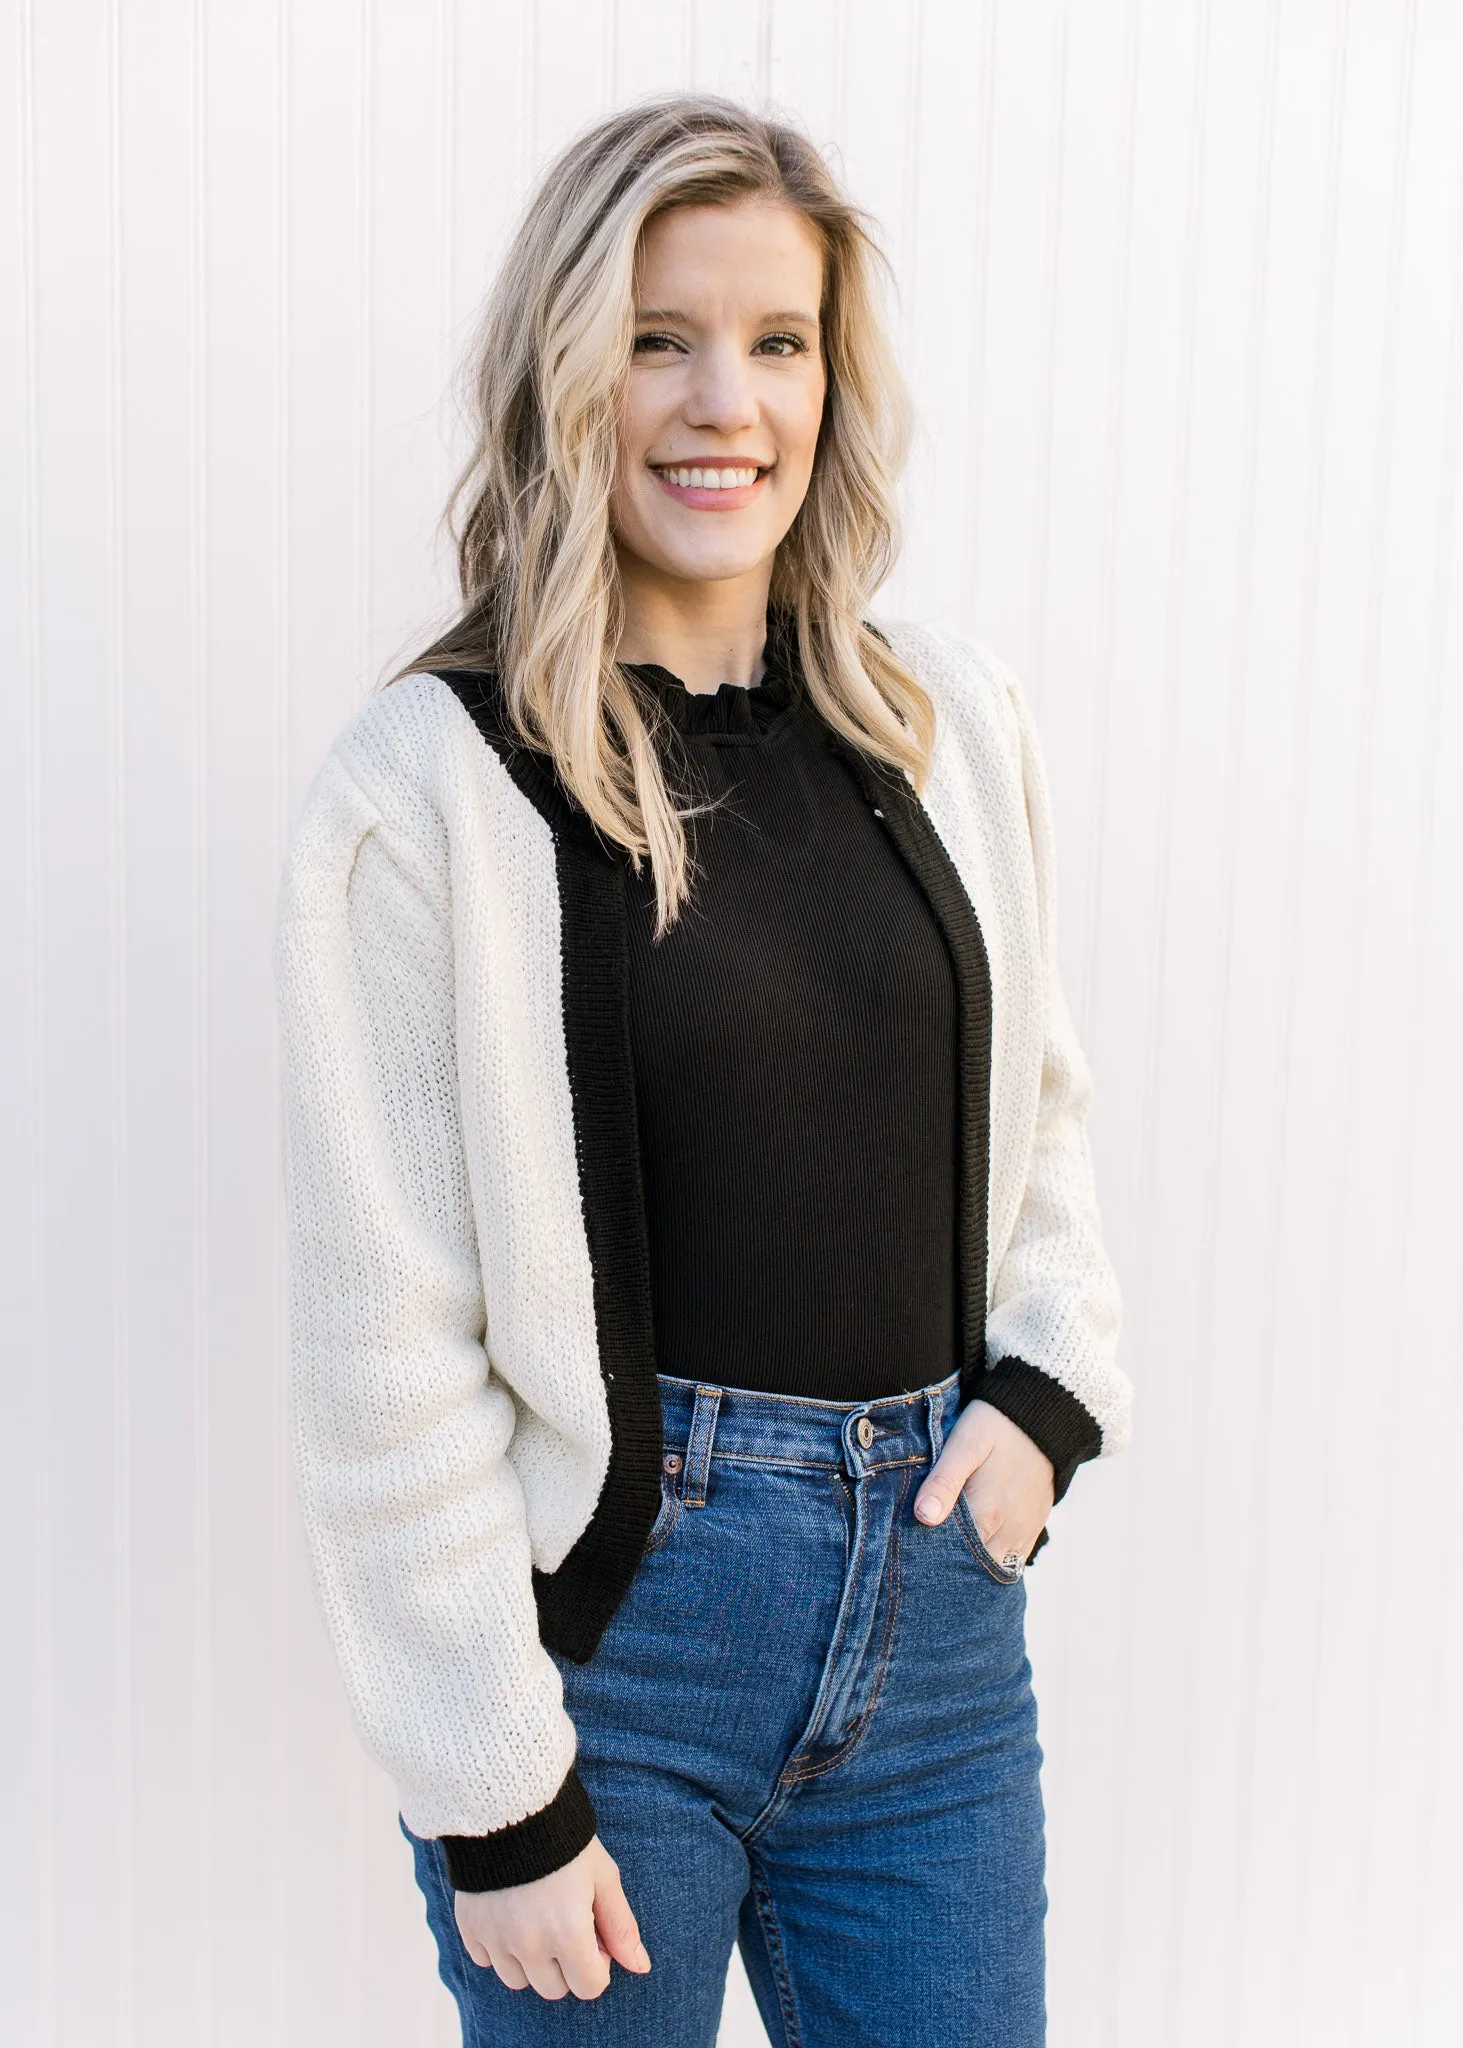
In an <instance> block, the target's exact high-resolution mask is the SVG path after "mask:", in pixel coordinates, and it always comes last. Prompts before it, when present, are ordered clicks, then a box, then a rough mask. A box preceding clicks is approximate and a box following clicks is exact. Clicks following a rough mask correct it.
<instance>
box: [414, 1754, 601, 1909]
mask: <svg viewBox="0 0 1463 2048" xmlns="http://www.w3.org/2000/svg"><path fill="white" fill-rule="evenodd" d="M594 1834H595V1818H594V1807H593V1805H592V1804H591V1803H590V1798H589V1794H588V1793H587V1792H586V1791H585V1789H584V1787H583V1785H582V1784H581V1783H580V1782H579V1773H578V1772H577V1771H575V1770H574V1769H572V1768H571V1769H570V1772H569V1775H568V1777H567V1778H566V1779H565V1780H564V1782H563V1784H562V1785H561V1786H560V1787H559V1789H558V1791H557V1792H556V1793H555V1794H554V1796H553V1798H552V1799H551V1800H550V1801H549V1803H548V1805H547V1806H541V1807H540V1808H539V1810H538V1812H537V1813H531V1814H529V1816H528V1818H527V1819H526V1820H516V1821H514V1822H513V1823H512V1824H511V1825H510V1826H509V1827H506V1828H496V1829H495V1830H494V1831H493V1833H492V1834H490V1835H444V1836H443V1837H442V1850H443V1854H444V1855H445V1856H446V1858H447V1875H448V1877H449V1878H450V1879H451V1881H452V1889H453V1890H454V1891H456V1892H497V1891H503V1890H505V1889H506V1888H507V1887H508V1886H509V1885H513V1884H532V1883H533V1882H534V1880H535V1878H540V1877H547V1876H548V1875H549V1873H550V1871H553V1870H562V1869H563V1867H564V1865H565V1864H566V1863H572V1862H573V1861H574V1858H575V1857H576V1856H577V1855H578V1854H579V1852H580V1850H581V1849H586V1848H588V1846H589V1844H590V1843H591V1842H592V1841H593V1840H594Z"/></svg>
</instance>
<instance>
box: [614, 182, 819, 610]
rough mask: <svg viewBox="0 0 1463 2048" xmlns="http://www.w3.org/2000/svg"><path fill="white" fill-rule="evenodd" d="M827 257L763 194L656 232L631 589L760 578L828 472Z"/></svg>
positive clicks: (632, 426)
mask: <svg viewBox="0 0 1463 2048" xmlns="http://www.w3.org/2000/svg"><path fill="white" fill-rule="evenodd" d="M822 286H823V255H822V250H821V248H820V246H819V243H818V239H817V236H816V234H815V233H814V231H813V229H812V228H811V227H810V226H809V225H808V223H807V222H806V221H805V220H804V219H803V217H802V216H801V215H800V214H798V213H794V212H793V211H792V209H791V208H790V207H787V206H783V205H781V204H779V203H777V202H776V201H773V200H767V199H762V198H754V199H747V200H742V201H739V202H738V203H736V204H735V205H731V206H685V207H678V208H675V209H674V210H673V211H671V212H669V213H664V214H661V215H659V216H658V217H657V218H656V219H655V220H653V221H652V222H651V223H650V225H649V227H647V229H646V230H645V233H644V235H643V237H642V240H641V246H640V258H639V263H638V265H637V269H636V288H635V307H636V319H635V353H634V358H633V361H632V363H631V366H630V374H629V377H628V379H627V388H626V393H625V398H624V403H623V406H622V410H621V416H620V430H619V446H618V454H617V462H616V474H615V483H614V488H613V490H612V492H611V495H610V518H611V522H612V525H613V528H614V533H615V539H616V542H617V546H618V550H619V555H620V563H621V572H622V576H623V577H624V579H625V581H626V583H627V584H637V583H638V584H644V583H655V584H659V585H662V586H665V585H685V584H709V583H721V584H731V583H739V582H741V581H743V580H744V579H748V578H751V579H754V580H756V581H759V582H760V584H761V587H762V596H763V599H764V601H765V593H766V585H767V582H768V580H769V579H770V577H771V571H772V558H773V555H774V554H775V553H776V550H777V546H778V543H779V542H780V541H781V540H782V538H783V536H784V534H785V533H786V532H787V530H788V528H789V527H790V526H791V525H792V522H793V520H794V519H795V518H796V516H797V512H798V508H799V506H800V505H801V504H802V502H803V498H804V496H805V495H806V493H807V488H808V481H809V478H810V477H811V476H812V473H813V457H814V455H815V453H816V451H817V446H818V430H819V427H820V426H821V424H822V419H823V400H824V395H825V392H826V389H827V378H826V373H825V370H824V364H823V353H822V347H821V337H820V333H819V325H818V309H819V303H820V301H821V298H822Z"/></svg>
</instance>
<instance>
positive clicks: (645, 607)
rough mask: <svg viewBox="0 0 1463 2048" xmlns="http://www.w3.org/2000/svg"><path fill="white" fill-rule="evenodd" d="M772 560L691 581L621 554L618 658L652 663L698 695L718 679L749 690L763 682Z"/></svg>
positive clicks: (712, 687) (715, 686) (714, 685)
mask: <svg viewBox="0 0 1463 2048" xmlns="http://www.w3.org/2000/svg"><path fill="white" fill-rule="evenodd" d="M771 581H772V564H771V563H770V562H768V563H766V564H765V565H764V566H763V567H762V568H760V569H757V570H754V571H753V573H752V574H751V575H749V576H737V577H731V578H728V579H727V580H726V581H725V582H717V583H690V582H684V581H681V580H679V579H677V578H672V577H667V576H662V575H660V574H659V573H658V572H657V571H655V570H653V569H651V568H650V567H649V565H648V564H646V563H642V562H637V561H635V560H634V559H633V558H631V557H628V556H625V555H623V554H622V556H621V558H620V595H621V601H622V604H623V607H624V615H625V623H624V628H623V630H622V632H621V634H620V643H619V646H618V647H617V648H616V649H615V656H616V659H617V660H619V661H653V662H655V663H657V664H658V665H659V666H660V667H661V668H667V669H669V670H670V672H671V674H672V675H674V676H679V678H680V680H681V681H682V682H683V683H684V684H685V686H686V688H687V689H688V690H689V691H691V692H692V694H693V695H695V696H703V695H709V694H710V693H711V692H712V691H713V690H716V689H719V688H720V687H721V685H722V684H723V683H735V684H737V685H738V686H739V687H741V688H743V689H750V688H751V687H752V685H753V684H755V683H759V682H760V681H761V680H762V675H763V672H764V668H765V663H764V661H763V649H764V647H765V646H766V642H767V592H768V588H769V586H770V584H771Z"/></svg>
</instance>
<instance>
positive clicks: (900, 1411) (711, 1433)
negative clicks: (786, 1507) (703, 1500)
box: [656, 1372, 960, 1500]
mask: <svg viewBox="0 0 1463 2048" xmlns="http://www.w3.org/2000/svg"><path fill="white" fill-rule="evenodd" d="M656 1377H657V1379H658V1381H659V1384H660V1400H661V1415H662V1435H663V1440H664V1443H665V1448H666V1452H667V1454H668V1455H669V1456H673V1457H677V1458H679V1459H680V1460H681V1461H682V1463H683V1464H684V1466H685V1469H686V1480H685V1484H686V1487H687V1489H688V1492H689V1497H690V1498H691V1499H693V1500H694V1499H695V1497H696V1495H697V1493H698V1492H700V1491H701V1490H702V1489H703V1488H704V1484H705V1475H706V1469H707V1467H708V1466H709V1464H710V1463H711V1461H712V1459H713V1458H736V1459H738V1460H741V1461H745V1462H746V1463H749V1464H766V1465H808V1466H826V1467H827V1468H829V1469H830V1470H834V1471H840V1472H846V1473H848V1474H849V1475H850V1476H851V1477H854V1478H858V1477H859V1476H860V1475H862V1474H863V1473H866V1472H877V1471H880V1470H882V1469H883V1468H885V1467H886V1466H891V1465H909V1464H916V1463H921V1464H922V1463H928V1462H929V1461H930V1460H932V1459H934V1458H937V1457H938V1456H939V1454H940V1446H941V1445H942V1443H943V1442H944V1439H945V1434H946V1432H947V1431H948V1429H949V1427H950V1424H951V1423H952V1422H953V1421H954V1419H955V1416H956V1414H957V1412H958V1410H959V1406H960V1375H959V1373H958V1372H952V1373H951V1374H950V1376H949V1378H948V1379H943V1380H939V1381H937V1382H935V1383H934V1384H933V1385H931V1386H928V1387H921V1388H919V1389H918V1391H917V1392H915V1393H910V1394H887V1395H884V1396H882V1397H881V1398H880V1399H878V1400H874V1401H811V1400H804V1399H803V1398H802V1397H801V1396H799V1395H794V1394H760V1393H753V1392H750V1391H748V1390H747V1389H746V1388H743V1387H721V1386H714V1385H711V1384H709V1383H707V1382H698V1381H696V1380H681V1379H674V1378H672V1377H671V1375H670V1374H668V1373H658V1374H657V1375H656Z"/></svg>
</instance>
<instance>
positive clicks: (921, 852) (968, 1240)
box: [829, 734, 991, 1404]
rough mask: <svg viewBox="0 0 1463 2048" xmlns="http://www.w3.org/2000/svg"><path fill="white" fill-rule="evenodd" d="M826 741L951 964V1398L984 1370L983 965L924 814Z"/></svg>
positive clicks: (972, 917)
mask: <svg viewBox="0 0 1463 2048" xmlns="http://www.w3.org/2000/svg"><path fill="white" fill-rule="evenodd" d="M829 745H830V746H831V747H832V748H833V750H834V752H835V753H836V754H838V755H839V757H840V758H841V759H842V760H843V761H844V762H845V763H846V764H847V766H848V768H849V770H850V772H851V773H852V775H853V777H854V779H855V781H856V782H857V783H858V784H859V787H860V788H861V789H862V791H863V793H864V796H865V797H866V799H867V800H868V803H869V805H870V807H871V808H872V809H873V810H875V811H877V812H879V813H880V814H881V816H882V817H883V820H884V823H885V825H886V827H887V828H888V831H889V836H890V838H891V839H892V840H893V841H894V844H895V846H896V848H897V849H898V851H899V853H900V855H901V856H902V858H903V860H904V862H905V864H906V866H907V867H908V868H909V870H910V872H911V874H912V875H913V876H914V879H915V881H916V883H917V884H918V886H919V887H920V888H921V889H922V890H923V892H924V895H925V898H926V900H927V901H928V903H929V906H930V909H931V910H932V911H933V912H934V915H935V921H936V923H937V924H938V925H939V927H940V930H941V931H942V932H943V933H944V936H945V944H946V946H947V947H948V949H949V953H950V961H951V965H952V966H953V968H954V971H955V1001H956V1014H957V1033H958V1048H959V1049H958V1067H959V1077H958V1078H959V1091H960V1145H959V1173H960V1189H959V1208H958V1215H959V1230H960V1262H959V1284H960V1334H961V1345H960V1353H961V1355H960V1398H961V1402H962V1404H963V1403H964V1402H966V1401H968V1400H970V1399H971V1398H972V1397H973V1395H974V1393H975V1391H976V1386H977V1382H978V1381H979V1380H980V1379H981V1378H982V1377H983V1375H984V1373H985V1304H986V1287H987V1281H986V1265H987V1259H988V1252H987V1243H986V1232H987V1223H986V1213H987V1209H988V1206H989V1193H990V1165H991V1118H990V1075H991V970H990V962H989V960H988V959H987V957H986V949H985V936H984V934H983V933H982V931H981V928H980V919H979V918H978V917H977V916H976V914H975V910H974V907H973V906H972V904H971V901H970V898H969V897H968V896H967V895H966V893H965V886H964V884H963V883H962V882H961V880H960V877H959V875H958V874H957V872H956V870H955V863H954V862H953V861H952V860H951V858H950V856H949V854H948V853H947V852H946V851H945V846H944V843H943V841H942V840H941V838H940V835H939V833H938V832H936V830H935V827H934V824H933V822H932V820H931V818H930V814H929V812H928V811H927V810H926V809H925V807H924V805H923V804H922V803H921V802H920V800H919V798H918V796H917V795H916V794H915V791H914V789H913V788H912V786H911V785H910V783H909V781H908V779H907V778H906V777H905V776H904V775H902V774H901V773H900V772H899V770H898V769H896V768H892V767H888V766H886V765H885V764H884V763H883V762H881V761H876V760H875V759H874V758H873V756H872V755H869V754H865V753H863V752H862V751H861V750H860V749H859V748H857V747H855V746H852V745H851V744H850V743H849V742H848V741H846V740H844V739H842V738H840V737H839V736H838V735H837V734H830V735H829Z"/></svg>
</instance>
